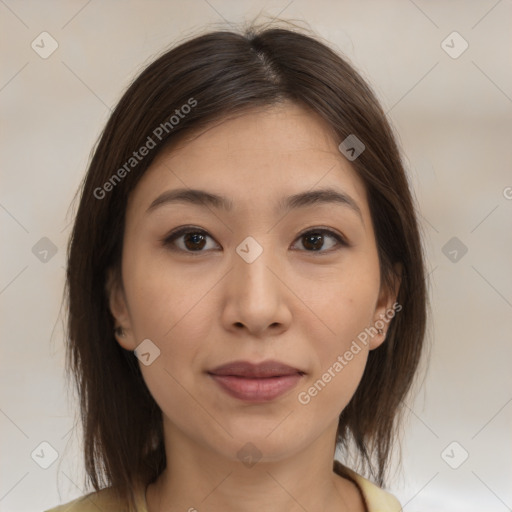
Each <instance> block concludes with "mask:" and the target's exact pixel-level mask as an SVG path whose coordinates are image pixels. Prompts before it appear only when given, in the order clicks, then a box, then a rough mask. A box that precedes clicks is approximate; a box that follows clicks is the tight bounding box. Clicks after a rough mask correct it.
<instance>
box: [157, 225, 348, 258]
mask: <svg viewBox="0 0 512 512" xmlns="http://www.w3.org/2000/svg"><path fill="white" fill-rule="evenodd" d="M187 234H197V235H204V236H208V237H210V238H212V240H213V237H211V236H210V235H209V234H208V232H207V231H205V230H204V229H201V228H193V227H190V226H185V227H181V228H177V229H175V230H174V231H172V232H171V233H169V234H168V235H167V236H166V237H165V238H163V239H162V240H161V243H162V245H163V246H165V247H168V248H170V249H171V250H173V251H179V252H184V253H187V254H191V255H194V256H199V255H201V253H205V252H208V251H203V250H199V251H189V250H186V249H181V248H178V247H176V246H175V245H174V243H173V242H174V241H175V240H176V239H178V238H180V237H182V236H183V235H187ZM310 234H322V235H328V236H330V237H332V238H334V239H335V240H336V242H337V245H336V246H334V247H332V248H330V249H327V250H325V251H324V250H318V251H308V250H305V252H309V253H313V254H315V255H321V254H331V253H332V252H333V251H337V250H339V249H341V248H342V247H349V244H348V242H347V241H346V240H345V238H344V237H343V236H342V235H340V234H339V233H337V232H335V231H332V230H330V229H326V228H320V227H319V228H308V229H307V230H306V231H303V232H302V233H301V234H300V235H299V236H298V237H297V238H296V240H299V239H300V238H303V237H305V236H306V235H310Z"/></svg>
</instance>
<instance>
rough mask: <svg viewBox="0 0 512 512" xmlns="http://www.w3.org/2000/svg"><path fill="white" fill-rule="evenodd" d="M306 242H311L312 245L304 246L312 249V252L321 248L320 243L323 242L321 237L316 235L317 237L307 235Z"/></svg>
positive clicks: (306, 244)
mask: <svg viewBox="0 0 512 512" xmlns="http://www.w3.org/2000/svg"><path fill="white" fill-rule="evenodd" d="M306 240H313V243H312V244H309V243H305V244H304V246H305V247H306V248H308V249H310V248H312V249H313V250H315V251H316V250H318V249H321V248H322V245H323V243H322V241H323V235H321V234H317V235H308V236H307V237H306Z"/></svg>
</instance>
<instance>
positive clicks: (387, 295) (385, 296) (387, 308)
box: [370, 263, 402, 350]
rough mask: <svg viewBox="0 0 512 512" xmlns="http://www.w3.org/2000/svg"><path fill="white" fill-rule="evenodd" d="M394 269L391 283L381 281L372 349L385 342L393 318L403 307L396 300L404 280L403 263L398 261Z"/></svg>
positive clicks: (374, 321) (374, 320) (371, 343)
mask: <svg viewBox="0 0 512 512" xmlns="http://www.w3.org/2000/svg"><path fill="white" fill-rule="evenodd" d="M393 269H394V275H393V277H392V283H391V285H386V284H385V283H381V287H380V291H379V298H378V300H377V305H376V308H375V313H374V317H373V325H372V327H373V329H374V332H375V334H374V336H372V337H371V340H370V350H373V349H376V348H377V347H380V346H381V345H382V343H384V340H385V339H386V335H387V331H388V329H389V324H390V322H391V320H392V319H393V318H394V316H395V314H396V313H397V312H398V311H400V310H401V309H402V305H401V304H398V303H397V302H396V299H397V297H398V292H399V290H400V284H401V282H402V265H401V263H396V264H395V265H394V266H393ZM381 331H382V332H381Z"/></svg>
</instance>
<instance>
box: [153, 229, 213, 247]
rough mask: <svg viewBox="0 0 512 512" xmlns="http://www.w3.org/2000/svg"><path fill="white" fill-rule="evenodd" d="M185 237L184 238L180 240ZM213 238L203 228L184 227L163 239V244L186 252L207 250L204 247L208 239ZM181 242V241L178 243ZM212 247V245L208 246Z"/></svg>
mask: <svg viewBox="0 0 512 512" xmlns="http://www.w3.org/2000/svg"><path fill="white" fill-rule="evenodd" d="M181 238H183V240H180V239H181ZM208 238H210V239H211V240H213V238H212V237H211V236H210V235H209V234H208V233H207V232H206V231H204V230H203V229H199V228H191V227H183V228H178V229H177V230H175V231H173V232H172V233H170V234H169V235H168V236H166V237H165V239H164V240H162V243H163V245H165V246H169V247H170V248H171V249H172V250H178V251H184V252H205V251H203V250H202V249H204V248H205V247H206V246H207V245H208V244H207V239H208ZM176 242H179V243H176ZM206 249H211V247H206Z"/></svg>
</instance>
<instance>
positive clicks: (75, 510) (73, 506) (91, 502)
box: [44, 461, 402, 512]
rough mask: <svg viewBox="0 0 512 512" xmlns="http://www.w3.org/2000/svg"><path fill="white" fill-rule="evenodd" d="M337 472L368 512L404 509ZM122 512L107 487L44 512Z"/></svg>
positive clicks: (143, 509) (140, 498) (143, 508)
mask: <svg viewBox="0 0 512 512" xmlns="http://www.w3.org/2000/svg"><path fill="white" fill-rule="evenodd" d="M334 469H335V472H336V473H338V474H339V475H341V476H343V477H346V478H348V479H350V480H352V481H353V482H354V483H355V484H356V485H357V487H358V488H359V490H360V492H361V495H362V497H363V501H364V503H365V505H366V509H367V512H401V511H402V507H401V505H400V503H399V502H398V500H397V499H396V498H395V497H394V496H393V495H392V494H389V493H388V492H386V491H384V490H382V489H381V488H380V487H378V486H376V485H375V484H373V483H372V482H370V481H369V480H367V479H366V478H364V477H362V476H361V475H359V474H358V473H356V472H355V471H352V470H351V469H349V468H347V467H345V466H343V465H342V464H341V463H340V462H338V461H335V463H334ZM136 496H137V507H138V509H137V510H138V511H139V512H148V509H147V505H146V497H145V494H144V491H143V490H142V489H141V490H140V491H139V492H138V493H137V495H136ZM98 511H102V512H103V511H105V512H122V510H121V506H120V504H119V502H118V501H117V500H116V499H115V496H114V494H113V493H112V488H111V487H107V488H105V489H101V490H100V491H99V492H97V493H96V492H92V493H89V494H87V495H85V496H82V497H81V498H77V499H76V500H73V501H70V502H68V503H66V504H64V505H60V506H58V507H55V508H52V509H49V510H45V511H44V512H98Z"/></svg>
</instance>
